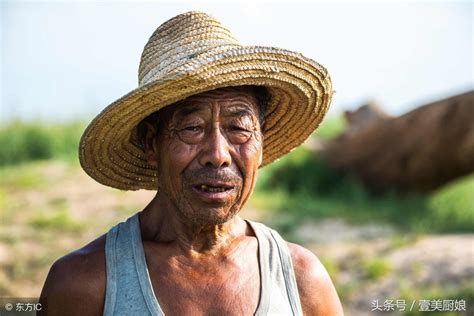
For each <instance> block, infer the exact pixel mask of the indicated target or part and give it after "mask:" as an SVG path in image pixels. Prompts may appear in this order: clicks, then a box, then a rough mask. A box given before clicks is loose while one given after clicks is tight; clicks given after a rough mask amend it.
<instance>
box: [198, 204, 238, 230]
mask: <svg viewBox="0 0 474 316" xmlns="http://www.w3.org/2000/svg"><path fill="white" fill-rule="evenodd" d="M196 211H197V210H195V212H194V214H193V216H192V218H190V220H191V221H192V222H193V223H194V224H196V225H199V226H215V225H222V224H225V223H227V222H228V221H230V220H231V219H232V218H234V217H235V215H236V214H237V213H238V211H239V210H238V209H234V208H226V209H222V208H201V209H199V210H198V211H197V212H196Z"/></svg>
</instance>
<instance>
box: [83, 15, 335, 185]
mask: <svg viewBox="0 0 474 316" xmlns="http://www.w3.org/2000/svg"><path fill="white" fill-rule="evenodd" d="M138 79H139V87H138V88H137V89H135V90H133V91H131V92H130V93H128V94H126V95H125V96H123V97H122V98H120V99H118V100H117V101H115V102H114V103H112V104H111V105H109V106H108V107H106V108H105V109H104V110H103V111H102V112H101V113H100V114H99V115H98V116H97V117H95V118H94V120H93V121H92V122H91V123H90V124H89V126H88V127H87V129H86V130H85V132H84V134H83V135H82V138H81V142H80V148H79V160H80V162H81V165H82V168H83V169H84V170H85V171H86V172H87V173H88V174H89V175H90V176H91V177H92V178H94V179H95V180H96V181H98V182H100V183H102V184H104V185H107V186H111V187H114V188H118V189H123V190H137V189H148V190H156V188H157V183H156V182H157V181H158V179H157V178H156V172H155V170H154V169H153V167H151V166H150V165H148V163H147V160H146V157H145V154H144V152H143V151H142V149H141V147H140V145H139V144H138V142H137V135H136V126H137V125H138V124H139V123H140V121H141V120H143V119H144V118H145V117H147V116H148V115H150V114H151V113H153V112H155V111H158V110H160V109H162V108H163V107H165V106H167V105H170V104H173V103H175V102H177V101H179V100H183V99H185V98H187V97H189V96H191V95H194V94H198V93H201V92H204V91H209V90H214V89H217V88H222V87H229V86H242V85H263V86H265V87H267V89H268V91H269V94H270V101H269V104H267V112H266V114H265V130H264V144H263V163H262V166H264V165H267V164H269V163H270V162H272V161H274V160H275V159H278V158H280V157H281V156H283V155H285V154H287V153H288V152H290V151H291V150H293V149H294V148H295V147H297V146H299V145H300V144H301V143H302V142H303V141H304V140H306V139H307V138H308V137H309V135H310V134H311V133H312V132H313V131H314V130H315V129H316V128H317V127H318V125H319V123H320V122H321V120H322V119H323V117H324V114H325V113H326V111H327V109H328V106H329V103H330V101H331V96H332V88H331V80H330V78H329V75H328V72H327V70H326V69H325V68H324V67H322V66H321V65H320V64H318V63H317V62H315V61H313V60H311V59H309V58H306V57H304V56H302V55H301V54H299V53H295V52H292V51H288V50H284V49H280V48H274V47H263V46H244V45H242V44H240V43H239V42H238V41H237V40H236V39H235V38H234V37H233V35H232V34H231V33H230V31H229V30H228V29H227V28H225V27H224V26H223V25H222V24H221V23H220V22H219V21H217V20H215V19H214V18H212V17H210V16H209V15H207V14H205V13H201V12H188V13H184V14H181V15H178V16H176V17H174V18H172V19H170V20H168V21H167V22H165V23H163V24H162V25H161V26H160V27H158V29H157V30H156V31H155V32H154V33H153V35H152V36H151V37H150V39H149V40H148V43H147V44H146V45H145V48H144V50H143V54H142V56H141V61H140V67H139V70H138Z"/></svg>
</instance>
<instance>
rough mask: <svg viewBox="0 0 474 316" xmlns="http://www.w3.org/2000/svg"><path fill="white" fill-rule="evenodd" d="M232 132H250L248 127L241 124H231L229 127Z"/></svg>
mask: <svg viewBox="0 0 474 316" xmlns="http://www.w3.org/2000/svg"><path fill="white" fill-rule="evenodd" d="M229 129H230V130H231V131H233V132H250V131H249V130H248V128H245V127H243V126H238V125H232V126H230V128H229Z"/></svg>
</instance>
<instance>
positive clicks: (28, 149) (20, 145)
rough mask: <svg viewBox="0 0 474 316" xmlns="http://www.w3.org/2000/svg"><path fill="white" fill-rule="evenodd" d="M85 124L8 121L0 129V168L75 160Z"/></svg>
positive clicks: (78, 122) (74, 122) (75, 122)
mask: <svg viewBox="0 0 474 316" xmlns="http://www.w3.org/2000/svg"><path fill="white" fill-rule="evenodd" d="M84 127H85V124H84V123H83V122H80V121H73V122H67V123H47V122H40V121H34V122H22V121H11V122H9V123H7V124H6V125H5V126H2V127H1V128H0V167H1V166H7V165H17V164H20V163H24V162H28V161H34V160H45V159H51V158H61V159H66V160H67V159H75V157H77V151H78V144H79V139H80V136H81V134H82V132H83V130H84Z"/></svg>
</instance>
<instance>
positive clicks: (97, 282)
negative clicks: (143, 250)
mask: <svg viewBox="0 0 474 316" xmlns="http://www.w3.org/2000/svg"><path fill="white" fill-rule="evenodd" d="M100 259H101V258H100V253H97V252H92V253H91V252H88V251H84V250H79V251H76V252H73V253H71V254H69V255H66V256H64V257H62V258H60V259H59V260H57V261H56V262H55V263H54V264H53V265H52V267H51V269H50V270H49V273H48V276H47V278H46V281H45V284H44V286H43V290H42V292H41V297H40V302H41V303H42V304H43V306H45V305H46V310H44V309H45V308H43V312H44V313H41V312H40V313H38V315H48V316H56V315H102V314H103V309H104V298H105V262H104V261H101V260H100ZM102 265H104V266H103V267H102Z"/></svg>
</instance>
